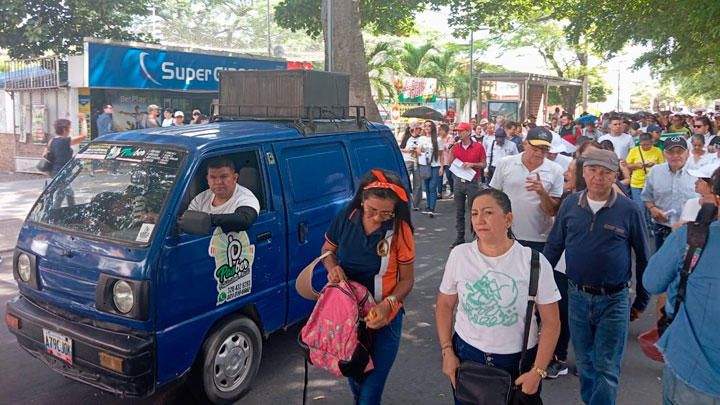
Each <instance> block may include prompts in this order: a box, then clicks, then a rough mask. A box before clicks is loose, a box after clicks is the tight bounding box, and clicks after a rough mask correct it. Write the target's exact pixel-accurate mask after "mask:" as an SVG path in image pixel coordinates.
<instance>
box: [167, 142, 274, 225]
mask: <svg viewBox="0 0 720 405" xmlns="http://www.w3.org/2000/svg"><path fill="white" fill-rule="evenodd" d="M213 159H215V160H216V161H217V159H223V160H224V159H227V160H229V161H230V162H232V164H233V166H234V170H235V173H237V174H238V179H237V184H239V185H241V186H243V187H244V188H246V189H247V190H249V191H250V192H251V193H252V194H253V195H254V196H255V198H257V200H258V203H259V213H263V212H265V211H266V210H267V199H266V195H265V192H264V189H263V181H262V177H261V176H262V175H261V170H260V164H259V154H258V151H257V150H250V151H243V152H236V153H230V154H226V155H216V156H212V157H209V158H207V159H205V160H204V161H203V162H202V163H201V164H200V166H199V168H198V170H197V172H196V173H195V176H194V177H193V180H192V182H191V184H190V186H189V188H188V191H187V192H186V193H185V196H184V197H183V203H182V207H181V210H180V213H181V214H182V213H183V212H185V211H186V210H187V209H188V207H189V205H190V202H191V201H192V200H193V199H194V198H195V197H197V196H198V195H199V194H200V193H202V192H204V191H206V190H208V188H209V186H208V177H207V175H208V164H209V162H210V161H211V160H213Z"/></svg>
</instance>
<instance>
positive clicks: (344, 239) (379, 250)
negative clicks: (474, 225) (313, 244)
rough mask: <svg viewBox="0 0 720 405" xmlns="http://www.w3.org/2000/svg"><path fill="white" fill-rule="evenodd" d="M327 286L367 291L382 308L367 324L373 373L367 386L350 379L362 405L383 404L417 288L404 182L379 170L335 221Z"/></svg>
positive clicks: (331, 230)
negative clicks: (352, 285) (408, 301)
mask: <svg viewBox="0 0 720 405" xmlns="http://www.w3.org/2000/svg"><path fill="white" fill-rule="evenodd" d="M328 251H329V252H332V253H333V254H331V255H328V256H327V257H326V258H325V259H323V264H324V265H325V268H326V269H327V270H328V281H329V282H331V283H333V282H338V281H340V280H341V279H343V278H347V279H349V280H353V281H356V282H358V283H360V284H362V285H364V286H365V287H366V288H367V289H368V290H369V291H370V293H371V294H373V296H374V297H375V301H376V302H377V303H378V305H377V306H376V307H375V309H374V311H373V312H372V313H371V315H370V316H368V318H367V319H365V322H367V326H368V328H370V329H373V330H374V333H373V339H374V348H373V352H372V360H373V364H374V366H375V367H374V369H373V370H372V371H370V372H369V373H368V374H367V375H366V376H365V378H364V379H363V380H362V381H356V380H355V379H353V378H349V379H348V380H349V382H350V389H351V390H352V392H353V396H354V397H355V400H356V401H355V403H357V404H379V403H380V401H381V398H382V392H383V388H384V387H385V381H386V380H387V377H388V374H389V373H390V368H391V367H392V365H393V362H394V361H395V356H396V355H397V352H398V348H399V347H400V336H401V334H402V318H403V314H404V313H405V310H404V309H403V308H402V303H403V301H404V300H405V298H406V297H407V296H408V295H409V294H410V291H411V290H412V288H413V283H414V271H415V270H414V264H413V263H414V262H415V244H414V242H413V227H412V225H411V223H410V211H409V209H408V197H407V193H406V191H405V188H404V186H403V183H402V181H401V180H400V177H398V175H396V174H395V173H393V172H390V171H387V170H382V169H375V170H372V171H371V172H370V173H368V174H366V175H365V176H364V177H363V178H362V179H361V180H360V186H359V187H358V190H357V193H356V194H355V197H354V198H353V200H352V201H351V202H350V204H349V205H348V206H347V207H345V208H343V209H342V210H341V211H340V212H339V213H338V214H337V216H336V217H335V219H334V220H333V222H332V224H331V225H330V228H329V229H328V231H327V233H326V234H325V244H324V245H323V247H322V253H323V254H324V253H325V252H328Z"/></svg>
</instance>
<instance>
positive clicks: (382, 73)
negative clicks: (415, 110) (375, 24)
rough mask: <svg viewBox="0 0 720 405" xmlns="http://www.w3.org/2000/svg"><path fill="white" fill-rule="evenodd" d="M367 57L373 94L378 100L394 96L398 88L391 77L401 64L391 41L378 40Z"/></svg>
mask: <svg viewBox="0 0 720 405" xmlns="http://www.w3.org/2000/svg"><path fill="white" fill-rule="evenodd" d="M365 59H366V60H367V64H368V77H369V78H370V87H371V88H372V90H373V94H374V95H375V96H376V98H377V99H378V100H385V99H386V98H394V97H395V93H396V89H395V85H394V84H393V83H392V81H391V79H390V78H391V77H392V75H393V73H394V72H395V71H397V69H398V67H399V64H398V61H397V57H396V55H395V52H394V50H393V48H392V45H391V44H390V43H389V42H378V43H377V44H375V47H373V48H372V49H370V52H369V53H368V54H367V55H366V57H365Z"/></svg>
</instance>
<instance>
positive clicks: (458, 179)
mask: <svg viewBox="0 0 720 405" xmlns="http://www.w3.org/2000/svg"><path fill="white" fill-rule="evenodd" d="M454 176H455V175H454ZM455 177H456V180H455V181H459V182H460V183H475V182H476V181H477V179H478V178H479V177H475V178H474V179H472V180H465V179H463V178H462V177H459V176H455Z"/></svg>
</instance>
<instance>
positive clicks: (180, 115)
mask: <svg viewBox="0 0 720 405" xmlns="http://www.w3.org/2000/svg"><path fill="white" fill-rule="evenodd" d="M174 117H175V118H177V117H183V118H184V117H185V114H183V112H182V111H180V110H177V111H175V115H174Z"/></svg>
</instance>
